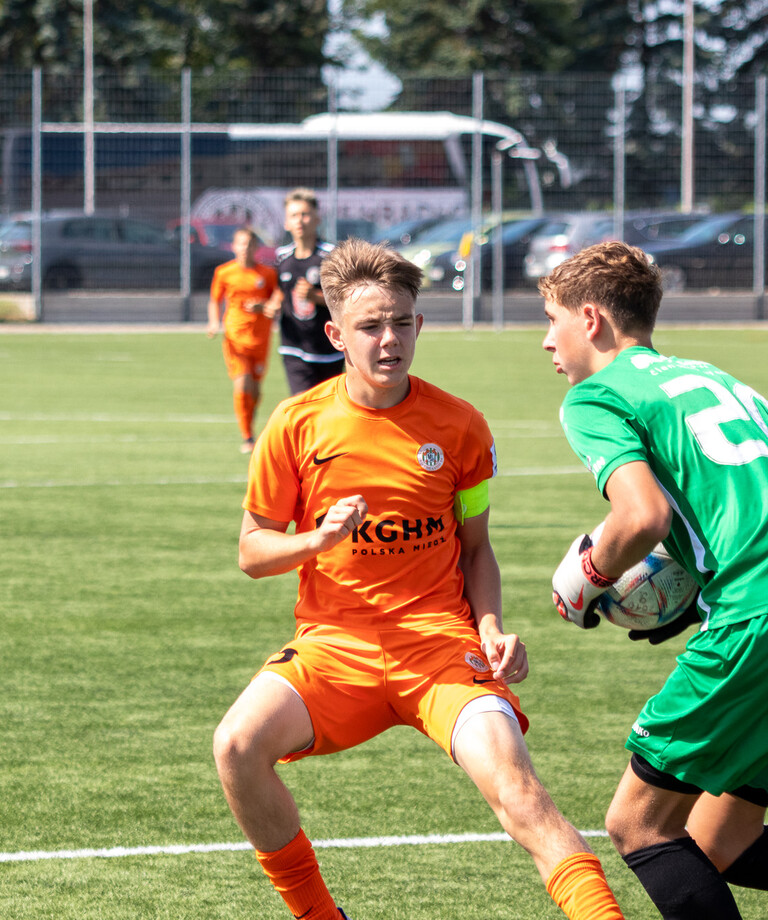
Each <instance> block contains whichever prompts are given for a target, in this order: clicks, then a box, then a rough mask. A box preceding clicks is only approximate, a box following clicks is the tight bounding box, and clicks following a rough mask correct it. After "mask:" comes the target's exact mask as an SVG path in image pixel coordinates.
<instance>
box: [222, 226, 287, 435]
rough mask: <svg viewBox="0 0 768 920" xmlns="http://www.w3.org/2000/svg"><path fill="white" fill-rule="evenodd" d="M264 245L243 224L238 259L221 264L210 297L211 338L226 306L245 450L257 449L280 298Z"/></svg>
mask: <svg viewBox="0 0 768 920" xmlns="http://www.w3.org/2000/svg"><path fill="white" fill-rule="evenodd" d="M259 245H260V241H259V238H258V236H257V235H256V234H255V233H254V232H253V230H250V229H249V228H247V227H243V228H242V229H240V230H236V231H235V234H234V236H233V238H232V251H233V252H234V254H235V258H234V259H232V260H231V261H230V262H225V263H224V264H223V265H219V266H218V267H217V268H216V271H215V272H214V274H213V280H212V282H211V296H210V299H209V301H208V328H207V330H206V332H207V335H208V338H213V337H214V336H215V335H216V333H217V332H218V331H219V329H220V326H221V318H222V309H223V311H224V342H223V346H222V347H223V351H224V363H225V364H226V366H227V373H228V374H229V376H230V378H231V380H232V389H233V403H234V409H235V418H236V419H237V424H238V427H239V428H240V434H241V435H242V438H243V441H242V444H241V447H240V450H241V452H242V453H250V452H251V451H252V450H253V445H254V438H253V419H254V415H255V413H256V409H257V408H258V406H259V401H260V399H261V380H262V378H263V376H264V373H265V371H266V368H267V360H268V358H269V344H270V340H271V336H272V320H273V318H274V317H275V315H276V314H277V312H278V311H279V309H280V301H281V295H280V289H279V287H278V283H277V273H276V271H275V270H274V268H271V267H270V266H268V265H262V264H261V263H259V262H256V260H255V258H254V253H255V252H256V249H257V248H258V247H259Z"/></svg>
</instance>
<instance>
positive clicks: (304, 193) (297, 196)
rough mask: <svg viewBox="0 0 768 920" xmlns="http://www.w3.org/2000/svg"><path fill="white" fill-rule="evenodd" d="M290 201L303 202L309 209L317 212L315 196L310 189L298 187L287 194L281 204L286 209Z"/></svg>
mask: <svg viewBox="0 0 768 920" xmlns="http://www.w3.org/2000/svg"><path fill="white" fill-rule="evenodd" d="M292 201H305V202H306V203H307V204H308V205H310V207H313V208H314V209H315V210H317V195H316V194H315V193H314V192H313V191H312V189H311V188H305V187H304V186H302V185H300V186H298V188H295V189H293V191H291V192H288V194H287V195H286V196H285V201H284V202H283V204H284V205H285V206H286V207H287V206H288V205H289V204H290V203H291V202H292Z"/></svg>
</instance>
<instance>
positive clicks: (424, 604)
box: [243, 375, 495, 628]
mask: <svg viewBox="0 0 768 920" xmlns="http://www.w3.org/2000/svg"><path fill="white" fill-rule="evenodd" d="M345 380H346V375H341V376H340V377H335V378H333V379H331V380H329V381H326V382H325V383H322V384H319V385H318V386H316V387H314V388H313V389H311V390H309V391H307V392H306V393H302V394H300V395H298V396H295V397H293V398H292V399H288V400H286V401H285V402H283V403H281V404H280V405H279V406H278V407H277V409H276V410H275V412H274V413H273V414H272V417H271V418H270V420H269V422H268V423H267V425H266V427H265V428H264V430H263V432H262V434H261V436H260V437H259V440H258V441H257V443H256V448H255V450H254V452H253V456H252V458H251V466H250V473H249V481H248V489H247V492H246V496H245V500H244V501H243V507H244V508H245V509H246V510H248V511H251V512H252V513H254V514H258V515H260V516H262V517H267V518H270V519H271V520H275V521H294V522H295V524H296V530H297V531H298V532H303V531H308V530H310V529H312V528H314V527H316V526H317V525H318V521H319V520H321V519H322V516H323V515H324V514H325V513H326V511H327V510H328V508H330V506H331V505H333V504H334V503H335V502H336V501H337V500H338V499H339V498H343V497H344V496H347V495H355V494H358V493H359V494H360V495H362V496H363V498H364V499H365V501H366V503H367V505H368V516H367V517H366V519H365V521H363V523H362V524H361V525H360V526H359V527H358V528H356V530H355V531H354V532H353V533H352V534H351V535H350V536H349V537H347V538H346V539H345V540H343V541H342V542H341V543H339V544H338V545H337V546H335V547H334V548H333V549H331V550H328V551H327V552H323V553H320V554H319V555H318V556H316V557H315V558H314V559H312V560H310V561H308V562H306V563H305V564H303V565H302V566H300V568H299V597H298V601H297V604H296V609H295V613H296V618H297V620H298V621H299V623H300V624H301V623H321V624H329V625H337V626H345V625H348V626H357V627H364V626H365V627H372V628H388V627H396V626H405V625H407V626H413V627H422V628H428V627H433V628H434V627H435V626H437V627H438V628H439V626H440V624H445V625H449V624H451V623H456V621H457V618H458V619H459V620H463V621H467V620H471V619H472V616H471V613H470V610H469V605H468V604H467V602H466V600H465V599H464V598H463V594H462V591H463V578H462V575H461V572H460V570H459V566H458V561H459V553H460V546H459V542H458V540H457V538H456V526H457V524H456V518H455V516H454V510H453V505H454V498H455V495H456V492H457V491H459V490H461V489H468V488H471V487H472V486H476V485H478V484H479V483H480V482H482V481H484V480H486V479H490V478H491V477H492V476H493V475H494V473H495V451H494V445H493V438H492V436H491V432H490V430H489V428H488V425H487V424H486V422H485V419H484V418H483V417H482V415H481V414H480V412H478V411H477V410H476V409H475V408H473V407H472V406H471V405H470V404H469V403H467V402H465V401H464V400H462V399H458V398H457V397H455V396H451V395H450V394H448V393H446V392H444V391H443V390H440V389H438V388H437V387H435V386H433V385H431V384H429V383H426V382H425V381H423V380H420V379H419V378H417V377H411V378H410V382H411V389H410V393H409V394H408V396H407V397H406V398H405V400H403V402H401V403H400V404H399V405H397V406H394V407H393V408H391V409H378V410H377V409H368V408H364V407H363V406H358V405H356V404H355V403H353V402H352V401H351V400H350V399H349V397H348V395H347V392H346V387H345Z"/></svg>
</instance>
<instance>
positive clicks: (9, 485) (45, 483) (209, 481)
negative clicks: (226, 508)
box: [0, 472, 247, 489]
mask: <svg viewBox="0 0 768 920" xmlns="http://www.w3.org/2000/svg"><path fill="white" fill-rule="evenodd" d="M246 480H247V476H246V474H245V472H243V475H242V476H225V477H220V476H217V477H215V478H214V477H210V478H206V477H203V476H201V477H195V478H192V477H190V478H188V479H147V480H143V479H135V480H125V479H100V480H98V481H96V480H94V481H93V482H82V481H81V482H76V481H75V480H71V481H67V480H54V479H48V480H41V481H37V482H15V481H14V480H12V479H6V480H0V489H100V488H105V487H107V486H108V487H109V488H111V489H112V488H135V487H137V486H140V487H142V488H146V487H154V486H223V485H231V484H232V483H238V484H240V485H243V486H244V485H245V483H246Z"/></svg>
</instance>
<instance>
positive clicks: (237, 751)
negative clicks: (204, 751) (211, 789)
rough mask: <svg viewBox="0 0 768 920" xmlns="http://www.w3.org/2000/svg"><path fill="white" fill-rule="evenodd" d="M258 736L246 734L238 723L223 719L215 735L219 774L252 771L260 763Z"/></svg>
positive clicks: (214, 750)
mask: <svg viewBox="0 0 768 920" xmlns="http://www.w3.org/2000/svg"><path fill="white" fill-rule="evenodd" d="M259 754H260V746H259V743H258V736H257V735H255V734H254V733H253V732H248V733H246V732H244V731H243V730H242V729H241V727H240V726H239V725H238V723H237V722H235V721H233V720H231V719H230V720H228V719H226V718H225V719H223V720H222V722H221V723H220V724H219V726H218V728H217V729H216V731H215V732H214V735H213V758H214V760H215V762H216V768H217V769H218V771H219V774H222V773H232V772H233V771H234V772H240V771H250V770H252V769H253V768H254V766H255V765H256V764H257V763H258V760H259Z"/></svg>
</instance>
